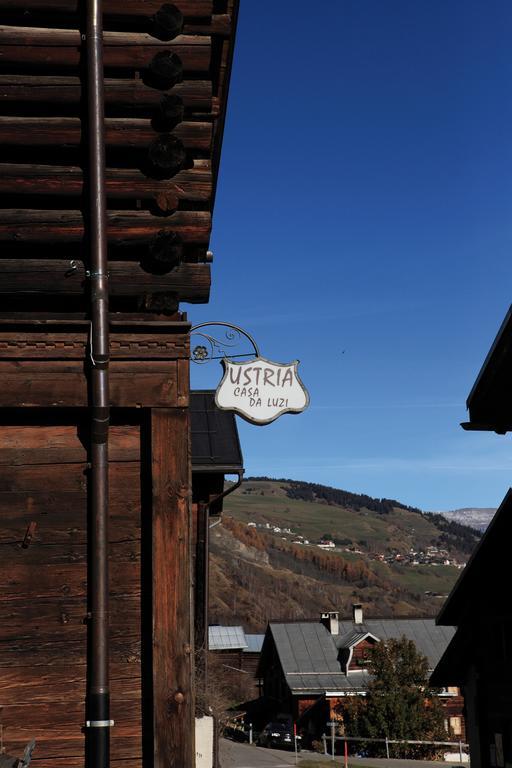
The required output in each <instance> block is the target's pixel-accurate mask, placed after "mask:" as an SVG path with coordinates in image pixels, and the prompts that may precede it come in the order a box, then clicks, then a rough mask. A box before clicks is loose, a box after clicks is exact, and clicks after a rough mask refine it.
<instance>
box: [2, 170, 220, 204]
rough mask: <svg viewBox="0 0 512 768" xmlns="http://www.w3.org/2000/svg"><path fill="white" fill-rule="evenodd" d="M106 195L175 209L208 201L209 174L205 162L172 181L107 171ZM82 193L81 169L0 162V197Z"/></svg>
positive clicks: (77, 194) (209, 191)
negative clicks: (186, 203) (181, 202)
mask: <svg viewBox="0 0 512 768" xmlns="http://www.w3.org/2000/svg"><path fill="white" fill-rule="evenodd" d="M106 190H107V196H108V197H110V198H116V199H141V200H155V202H156V203H157V205H158V207H159V208H160V210H162V211H171V210H175V209H176V208H177V206H178V203H179V201H180V200H182V201H185V200H190V201H194V202H208V201H209V200H210V198H211V194H212V175H211V171H210V168H209V163H208V162H207V161H206V160H197V161H196V162H195V163H194V167H193V168H191V169H189V170H184V171H180V172H179V173H178V174H177V175H176V176H173V178H172V181H168V180H165V181H160V180H158V179H150V178H148V177H147V176H145V175H144V174H143V173H141V172H140V171H138V170H136V169H125V168H107V170H106ZM82 191H83V171H82V169H81V168H73V167H71V168H68V167H58V166H52V165H22V164H20V165H12V164H8V163H3V164H2V163H0V194H13V195H14V194H16V195H44V196H55V195H57V196H66V197H78V196H80V195H81V194H82Z"/></svg>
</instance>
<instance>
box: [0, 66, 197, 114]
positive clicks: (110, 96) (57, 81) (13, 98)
mask: <svg viewBox="0 0 512 768" xmlns="http://www.w3.org/2000/svg"><path fill="white" fill-rule="evenodd" d="M171 93H172V94H173V95H176V96H179V97H180V99H181V100H182V102H183V106H184V107H185V109H186V110H190V111H192V112H207V113H209V112H210V111H211V106H212V104H211V98H212V84H211V82H210V81H208V80H185V81H183V82H182V83H176V85H175V86H174V87H173V88H172V90H171V91H164V92H162V91H158V90H155V89H154V88H150V87H148V86H147V85H146V84H145V83H144V82H143V81H142V80H128V79H125V80H119V79H113V78H106V79H105V106H106V108H107V109H108V108H109V107H112V106H115V107H122V108H123V109H130V110H131V111H133V112H136V111H140V110H146V109H153V108H157V107H159V106H160V105H161V103H162V99H163V98H164V97H165V95H167V94H171ZM80 98H81V84H80V79H79V78H78V77H44V76H40V75H37V76H35V75H0V103H2V104H11V103H16V104H19V103H23V104H24V105H27V104H38V105H39V104H41V102H43V103H45V104H52V105H77V107H78V106H79V104H80Z"/></svg>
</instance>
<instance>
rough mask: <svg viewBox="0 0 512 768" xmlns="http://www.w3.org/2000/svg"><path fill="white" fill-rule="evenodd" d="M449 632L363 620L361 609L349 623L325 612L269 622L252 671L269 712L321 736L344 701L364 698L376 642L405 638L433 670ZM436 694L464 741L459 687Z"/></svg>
mask: <svg viewBox="0 0 512 768" xmlns="http://www.w3.org/2000/svg"><path fill="white" fill-rule="evenodd" d="M453 634H454V631H453V630H452V629H451V628H448V627H439V626H436V624H435V620H434V619H366V618H365V617H364V616H363V610H362V607H361V606H360V605H354V606H353V616H352V620H351V621H347V620H340V619H339V615H338V613H336V612H329V613H322V614H321V619H320V621H319V622H314V621H302V622H271V623H270V624H269V625H268V628H267V632H266V635H265V640H264V643H263V648H262V651H261V658H260V663H259V666H258V670H257V673H256V674H257V675H258V677H259V678H261V680H262V692H263V696H264V697H265V700H266V702H267V711H268V712H270V711H271V710H272V712H271V714H272V713H273V714H275V715H277V714H278V713H279V714H282V713H286V714H289V715H290V716H291V717H292V718H293V720H294V721H295V722H298V723H299V726H300V727H301V728H303V729H304V730H306V731H307V732H309V733H310V734H314V733H317V734H318V733H321V732H322V730H325V724H326V723H327V722H329V721H330V720H332V719H336V718H337V719H339V717H340V715H339V713H340V712H342V710H343V702H344V699H345V697H347V696H351V697H352V696H365V695H366V692H367V689H368V683H369V681H370V672H369V669H368V663H369V650H370V649H371V647H372V646H373V645H375V643H378V642H380V641H386V640H390V639H392V638H393V639H399V638H401V637H402V636H405V637H406V638H408V639H409V640H413V641H414V643H415V645H416V647H417V649H418V650H419V651H420V652H421V653H422V654H424V655H425V656H426V657H427V659H428V662H429V667H430V668H431V669H433V668H434V667H435V665H436V664H437V662H438V661H439V659H440V658H441V656H442V655H443V653H444V651H445V650H446V647H447V646H448V643H449V642H450V640H451V639H452V637H453ZM440 695H441V697H442V703H443V708H444V711H445V725H446V729H447V731H448V732H449V733H450V734H451V736H452V737H454V738H456V739H463V738H464V717H463V699H462V697H461V695H460V692H459V689H458V688H447V689H445V690H443V691H442V693H441V694H440ZM269 719H271V718H270V717H269ZM384 735H385V734H383V736H384Z"/></svg>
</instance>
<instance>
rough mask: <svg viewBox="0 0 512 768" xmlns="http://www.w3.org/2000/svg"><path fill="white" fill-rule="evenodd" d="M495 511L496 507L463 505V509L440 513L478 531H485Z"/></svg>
mask: <svg viewBox="0 0 512 768" xmlns="http://www.w3.org/2000/svg"><path fill="white" fill-rule="evenodd" d="M495 512H496V508H495V507H463V508H462V509H452V510H449V511H448V512H440V513H439V514H441V515H443V517H446V519H447V520H453V521H455V522H456V523H460V524H461V525H467V526H469V527H470V528H475V529H476V530H477V531H485V529H486V528H487V526H488V525H489V523H490V522H491V520H492V518H493V517H494V513H495Z"/></svg>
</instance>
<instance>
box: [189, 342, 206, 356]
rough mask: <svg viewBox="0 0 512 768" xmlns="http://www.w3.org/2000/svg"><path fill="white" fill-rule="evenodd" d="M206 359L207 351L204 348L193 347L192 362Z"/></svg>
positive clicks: (199, 345) (199, 346) (200, 346)
mask: <svg viewBox="0 0 512 768" xmlns="http://www.w3.org/2000/svg"><path fill="white" fill-rule="evenodd" d="M207 357H208V350H207V349H206V347H204V346H202V345H201V344H198V346H197V347H194V349H193V350H192V358H193V359H194V360H206V359H207Z"/></svg>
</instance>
